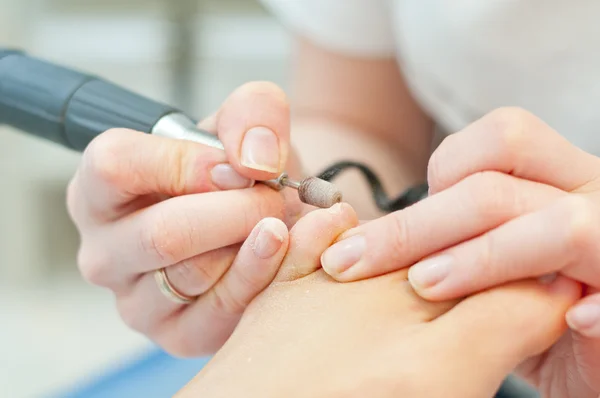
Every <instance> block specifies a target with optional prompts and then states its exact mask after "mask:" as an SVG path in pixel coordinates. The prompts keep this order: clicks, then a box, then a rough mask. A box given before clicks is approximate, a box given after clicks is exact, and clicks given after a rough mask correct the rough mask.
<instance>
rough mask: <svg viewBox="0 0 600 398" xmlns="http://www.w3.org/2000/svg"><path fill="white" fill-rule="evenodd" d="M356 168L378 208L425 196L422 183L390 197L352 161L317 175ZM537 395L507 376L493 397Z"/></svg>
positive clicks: (326, 177) (389, 210)
mask: <svg viewBox="0 0 600 398" xmlns="http://www.w3.org/2000/svg"><path fill="white" fill-rule="evenodd" d="M352 169H355V170H358V171H360V172H361V174H362V175H363V177H365V179H366V180H367V182H368V183H369V187H370V189H371V194H372V196H373V200H374V201H375V204H376V205H377V207H378V208H379V210H381V211H383V212H386V213H392V212H395V211H398V210H402V209H405V208H407V207H409V206H411V205H413V204H415V203H417V202H419V201H420V200H422V199H424V198H426V197H427V195H428V192H429V186H428V185H427V184H426V183H424V184H420V185H416V186H414V187H411V188H409V189H407V190H406V191H404V192H403V193H401V194H400V195H399V196H398V197H397V198H390V197H388V195H387V194H386V192H385V189H384V188H383V185H382V183H381V180H380V179H379V177H378V176H377V174H375V173H374V172H373V170H371V169H370V168H369V167H368V166H367V165H365V164H363V163H359V162H353V161H341V162H338V163H335V164H333V165H331V166H330V167H328V168H327V169H325V170H323V171H322V172H321V173H320V174H319V175H318V176H317V177H319V178H321V179H323V180H325V181H330V182H331V181H333V180H334V179H335V178H336V177H338V176H339V175H340V174H342V173H343V172H345V171H347V170H352ZM533 397H538V395H537V394H535V393H534V392H530V391H529V389H527V388H525V387H523V386H520V385H519V384H518V383H517V382H516V380H515V379H513V378H512V377H509V378H508V379H507V380H506V381H505V382H504V384H503V385H502V386H501V387H500V390H499V391H498V392H497V393H496V395H495V398H533Z"/></svg>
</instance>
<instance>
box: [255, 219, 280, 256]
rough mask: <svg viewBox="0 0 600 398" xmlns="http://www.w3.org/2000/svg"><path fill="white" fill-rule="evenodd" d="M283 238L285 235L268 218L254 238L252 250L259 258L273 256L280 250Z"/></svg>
mask: <svg viewBox="0 0 600 398" xmlns="http://www.w3.org/2000/svg"><path fill="white" fill-rule="evenodd" d="M283 240H284V238H283V236H281V234H279V232H277V228H276V227H275V225H273V223H271V222H269V221H268V220H263V221H262V222H261V225H260V226H259V231H258V234H257V235H256V238H255V239H254V245H253V247H252V250H253V251H254V254H255V255H256V256H257V257H259V258H262V259H267V258H271V257H273V256H274V255H275V254H276V253H277V252H278V251H279V249H280V248H281V245H282V244H283Z"/></svg>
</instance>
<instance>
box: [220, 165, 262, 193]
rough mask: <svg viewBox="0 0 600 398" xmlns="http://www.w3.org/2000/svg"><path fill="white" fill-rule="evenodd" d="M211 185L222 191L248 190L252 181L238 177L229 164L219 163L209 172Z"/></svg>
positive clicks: (252, 183)
mask: <svg viewBox="0 0 600 398" xmlns="http://www.w3.org/2000/svg"><path fill="white" fill-rule="evenodd" d="M210 177H211V179H212V182H213V184H215V185H216V186H217V187H219V188H220V189H223V190H228V189H242V188H250V187H251V186H252V185H254V181H252V180H250V179H248V178H246V177H243V176H242V175H240V174H239V173H238V172H237V171H235V169H234V168H233V167H231V165H230V164H227V163H221V164H218V165H216V166H215V167H213V169H212V170H211V171H210Z"/></svg>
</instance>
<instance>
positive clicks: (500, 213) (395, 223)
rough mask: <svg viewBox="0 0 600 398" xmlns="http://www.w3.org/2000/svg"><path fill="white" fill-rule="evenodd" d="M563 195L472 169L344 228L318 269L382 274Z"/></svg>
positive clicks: (353, 275)
mask: <svg viewBox="0 0 600 398" xmlns="http://www.w3.org/2000/svg"><path fill="white" fill-rule="evenodd" d="M565 195H566V194H565V193H564V192H562V191H560V190H558V189H556V188H553V187H550V186H547V185H543V184H539V183H535V182H531V181H526V180H521V179H518V178H515V177H513V176H509V175H505V174H501V173H496V172H486V173H479V174H475V175H473V176H470V177H468V178H466V179H464V180H462V181H461V182H459V183H458V184H456V185H455V186H453V187H452V188H450V189H447V190H445V191H442V192H440V193H439V194H437V195H433V196H431V197H429V198H427V199H425V200H423V201H421V202H419V203H417V204H415V205H414V206H411V207H409V208H407V209H405V210H402V211H398V212H395V213H392V214H390V215H387V216H385V217H382V218H380V219H377V220H374V221H372V222H369V223H367V224H364V225H362V226H360V227H358V228H355V229H352V230H350V231H348V233H345V234H344V235H342V238H343V239H339V240H338V243H336V244H335V245H333V246H332V247H331V248H329V249H328V250H327V251H326V252H325V254H324V256H323V268H324V269H325V271H326V272H327V273H328V274H330V275H331V276H332V277H334V278H335V279H337V280H339V281H352V280H358V279H363V278H368V277H373V276H377V275H382V274H385V273H388V272H391V271H395V270H398V269H401V268H404V267H407V266H409V265H412V264H414V263H415V262H417V261H419V260H420V259H422V258H423V257H424V256H427V255H429V254H431V253H436V252H438V251H440V250H442V249H445V248H448V247H450V246H453V245H456V244H458V243H461V242H463V241H465V240H468V239H471V238H474V237H476V236H478V235H480V234H482V233H484V232H485V231H488V230H490V229H492V228H495V227H497V226H499V225H501V224H503V223H505V222H506V221H508V220H510V219H512V218H514V217H517V216H519V215H521V214H525V213H528V212H531V211H534V210H537V209H539V208H541V207H543V206H545V205H547V204H548V203H550V202H551V201H552V200H555V199H557V198H559V197H562V196H565Z"/></svg>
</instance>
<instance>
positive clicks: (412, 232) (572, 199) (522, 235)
mask: <svg viewBox="0 0 600 398" xmlns="http://www.w3.org/2000/svg"><path fill="white" fill-rule="evenodd" d="M565 165H568V166H565ZM599 175H600V159H599V158H597V157H595V156H592V155H590V154H588V153H586V152H584V151H582V150H581V149H579V148H576V147H575V146H573V145H572V144H570V143H569V142H568V141H567V140H565V139H564V138H563V137H561V136H560V135H559V134H558V133H557V132H555V131H553V130H552V129H551V128H550V127H548V126H547V125H546V124H544V123H543V122H542V121H541V120H539V119H538V118H536V117H535V116H533V115H531V114H530V113H528V112H526V111H523V110H521V109H513V108H507V109H500V110H497V111H495V112H492V113H491V114H489V115H487V116H485V117H483V118H482V119H480V120H479V121H477V122H475V123H474V124H472V125H471V126H469V127H467V128H466V129H465V130H464V131H461V132H459V133H456V134H455V135H453V136H451V137H450V138H448V139H447V140H446V141H444V143H442V145H441V146H440V147H439V148H438V149H437V151H436V152H435V153H434V154H433V156H432V158H431V160H430V163H429V176H428V180H429V183H430V187H431V188H430V189H431V196H430V197H429V198H428V199H426V200H424V201H422V202H420V203H418V204H416V205H415V206H413V207H411V208H408V209H406V210H404V211H400V212H397V213H394V214H390V215H388V216H386V217H383V218H380V219H378V220H376V221H373V222H371V223H368V224H366V225H363V226H361V227H359V228H356V229H353V230H351V231H348V233H347V234H346V235H345V236H342V237H341V238H340V241H341V242H344V241H346V242H347V239H346V238H349V237H351V236H354V237H355V238H354V241H357V240H358V241H362V240H363V239H364V246H363V248H364V251H363V252H362V254H361V255H360V256H359V257H360V258H358V261H357V262H356V263H354V264H353V265H350V263H352V262H353V261H349V262H348V261H347V262H346V264H345V265H344V266H345V267H346V268H345V269H343V270H342V268H339V267H338V266H339V261H338V260H339V259H340V257H339V256H338V255H336V254H335V252H331V251H328V252H326V253H325V254H324V257H323V260H324V261H323V266H324V267H325V268H326V269H327V271H328V272H329V274H330V275H332V276H333V277H334V278H336V279H337V280H340V281H354V280H360V279H362V278H368V277H372V276H375V275H380V274H384V273H388V272H393V271H396V270H398V269H403V268H407V267H411V268H410V273H409V278H410V281H411V283H412V285H413V287H414V288H415V289H416V291H417V292H418V294H419V295H421V296H422V297H423V298H425V299H428V300H432V301H440V300H448V299H456V298H460V297H464V296H466V295H468V294H472V293H474V292H478V291H481V290H484V289H486V288H489V287H493V286H498V285H501V284H504V283H506V282H510V281H515V280H521V279H525V278H532V277H546V278H547V277H548V275H550V276H551V275H554V274H557V273H558V274H559V275H563V276H565V277H568V278H570V279H572V280H575V281H578V282H581V283H582V284H583V286H584V291H585V297H584V298H582V299H581V300H580V301H579V302H578V303H576V304H575V305H574V306H573V307H572V308H571V309H570V311H569V313H568V314H567V316H566V320H567V321H568V323H569V325H570V326H571V329H570V330H568V331H567V332H566V333H565V334H564V335H563V336H562V338H561V339H560V340H559V341H558V342H557V343H556V344H555V345H553V346H552V347H551V348H550V349H548V350H547V351H546V352H545V354H544V355H543V356H540V357H539V358H538V359H537V360H536V361H530V362H529V363H528V364H526V365H524V366H523V367H521V369H520V371H521V374H522V375H524V376H525V377H526V378H527V379H528V380H530V381H531V382H532V383H533V384H534V385H535V386H537V388H538V389H539V390H540V392H542V394H543V396H545V397H551V398H558V397H560V398H588V397H589V398H597V397H598V395H599V394H600V361H599V360H598V358H600V323H599V322H600V319H594V317H593V316H592V317H591V318H590V317H589V316H588V317H587V318H583V321H586V322H587V323H586V322H582V318H581V313H580V312H579V311H581V309H582V308H583V310H584V315H585V314H588V315H589V314H592V315H594V314H595V313H597V312H598V311H599V310H600V295H599V294H597V292H598V288H600V282H599V278H598V275H600V270H599V268H598V264H600V261H599V260H600V256H599V254H598V250H597V247H598V238H599V232H598V231H600V229H599V228H598V225H599V223H598V221H599V220H600V218H599V216H598V214H600V213H599V205H598V203H600V202H599V201H598V200H599V198H600V192H599V190H600V180H599V178H598V176H599ZM459 220H460V221H459ZM357 237H358V238H357ZM340 245H341V246H340ZM340 245H338V246H337V249H339V248H340V247H341V248H342V249H344V250H346V251H347V252H348V251H351V250H348V249H349V247H350V246H348V243H345V244H344V243H340ZM331 249H333V250H336V247H335V245H334V247H332V248H331ZM331 249H330V250H331ZM354 254H356V252H355V253H354ZM419 260H423V261H421V262H419ZM415 262H419V263H418V264H416V265H414V266H413V264H414V263H415ZM340 271H341V272H340ZM432 271H434V272H433V273H432Z"/></svg>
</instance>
